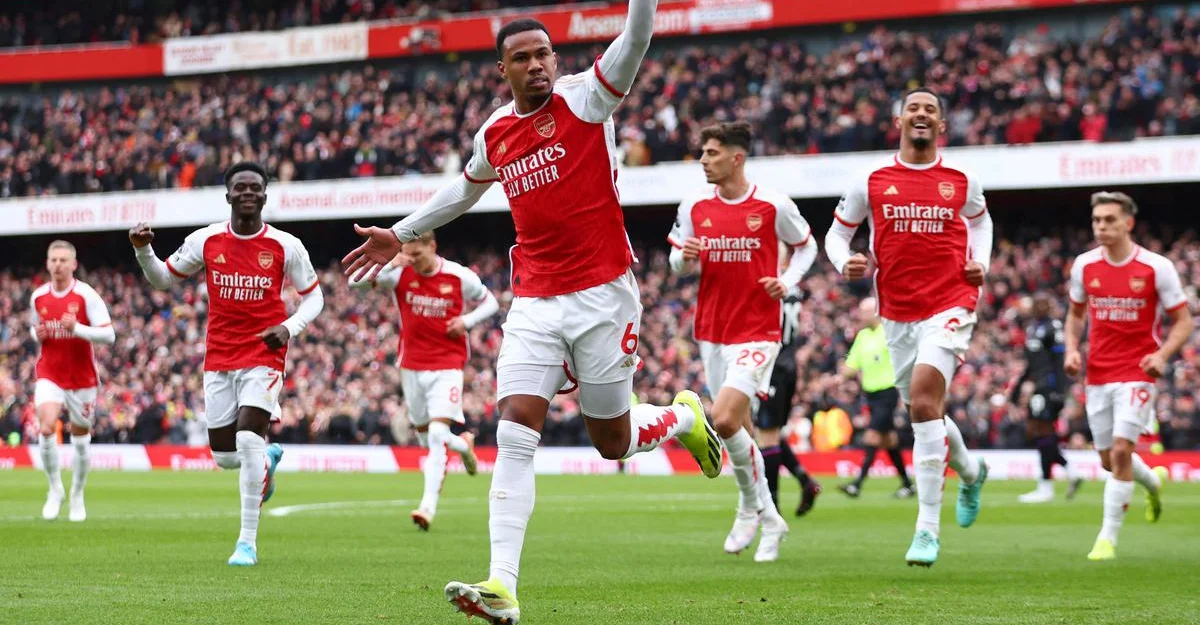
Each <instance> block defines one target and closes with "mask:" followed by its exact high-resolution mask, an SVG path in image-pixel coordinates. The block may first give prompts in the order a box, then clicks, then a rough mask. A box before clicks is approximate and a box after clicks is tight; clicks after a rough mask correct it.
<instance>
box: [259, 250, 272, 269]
mask: <svg viewBox="0 0 1200 625" xmlns="http://www.w3.org/2000/svg"><path fill="white" fill-rule="evenodd" d="M274 263H275V255H274V254H272V253H270V252H259V253H258V266H259V267H262V268H263V269H270V268H271V265H273V264H274Z"/></svg>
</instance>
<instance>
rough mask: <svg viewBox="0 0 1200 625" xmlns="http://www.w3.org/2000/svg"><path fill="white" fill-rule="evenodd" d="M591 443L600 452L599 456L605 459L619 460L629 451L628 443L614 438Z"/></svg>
mask: <svg viewBox="0 0 1200 625" xmlns="http://www.w3.org/2000/svg"><path fill="white" fill-rule="evenodd" d="M593 444H594V445H595V447H596V451H598V452H600V457H601V458H604V459H605V460H620V459H621V458H624V457H625V454H626V453H627V452H628V451H629V445H628V443H623V442H622V441H620V440H617V439H615V438H611V439H608V440H599V441H594V442H593Z"/></svg>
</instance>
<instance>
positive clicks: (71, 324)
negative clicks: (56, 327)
mask: <svg viewBox="0 0 1200 625" xmlns="http://www.w3.org/2000/svg"><path fill="white" fill-rule="evenodd" d="M58 323H59V324H60V325H62V329H64V330H66V331H67V332H74V331H75V324H76V323H79V318H78V317H76V316H75V313H67V314H65V315H63V316H62V318H60V319H59V320H58Z"/></svg>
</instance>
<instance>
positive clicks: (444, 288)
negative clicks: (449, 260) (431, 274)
mask: <svg viewBox="0 0 1200 625" xmlns="http://www.w3.org/2000/svg"><path fill="white" fill-rule="evenodd" d="M453 291H454V287H452V286H450V285H449V284H442V285H439V286H438V293H441V294H442V295H449V294H450V293H452V292H453Z"/></svg>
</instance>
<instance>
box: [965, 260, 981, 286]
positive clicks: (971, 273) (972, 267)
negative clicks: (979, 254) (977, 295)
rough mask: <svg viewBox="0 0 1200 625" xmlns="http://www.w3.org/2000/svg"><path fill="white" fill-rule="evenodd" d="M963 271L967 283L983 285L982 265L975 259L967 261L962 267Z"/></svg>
mask: <svg viewBox="0 0 1200 625" xmlns="http://www.w3.org/2000/svg"><path fill="white" fill-rule="evenodd" d="M963 271H964V272H965V273H966V276H967V284H970V285H971V286H983V274H984V273H985V272H984V271H983V265H981V264H979V263H977V262H975V261H971V262H969V263H967V266H966V267H965V268H964V269H963Z"/></svg>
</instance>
